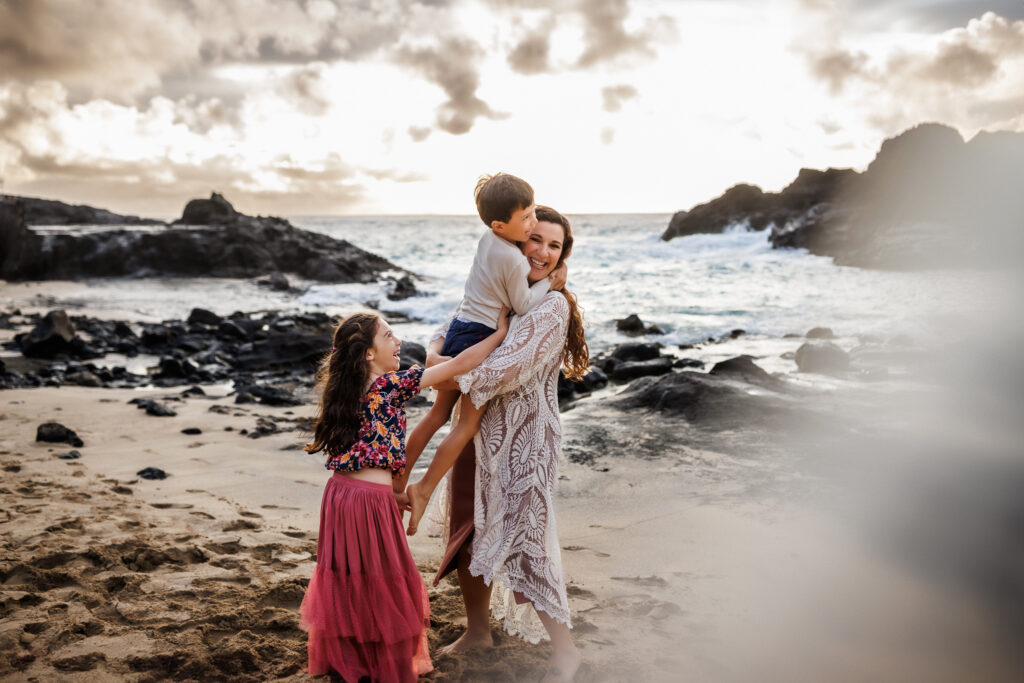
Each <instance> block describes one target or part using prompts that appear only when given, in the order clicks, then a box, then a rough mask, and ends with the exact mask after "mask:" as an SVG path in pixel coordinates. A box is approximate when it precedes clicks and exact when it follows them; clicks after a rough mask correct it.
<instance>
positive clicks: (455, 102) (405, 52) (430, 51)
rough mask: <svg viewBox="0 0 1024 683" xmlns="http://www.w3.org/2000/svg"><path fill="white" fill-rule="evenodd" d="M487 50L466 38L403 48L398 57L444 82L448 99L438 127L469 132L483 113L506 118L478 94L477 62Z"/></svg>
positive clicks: (404, 62) (456, 132) (439, 115)
mask: <svg viewBox="0 0 1024 683" xmlns="http://www.w3.org/2000/svg"><path fill="white" fill-rule="evenodd" d="M482 56H483V50H482V49H481V48H480V46H479V45H477V44H476V43H474V42H472V41H470V40H468V39H465V38H447V39H445V40H443V41H442V42H441V43H440V44H439V45H438V46H437V47H432V48H401V49H400V50H398V52H397V53H396V58H397V60H398V61H399V62H400V63H402V64H404V65H406V66H407V67H409V68H411V69H413V70H414V71H417V72H419V73H420V74H421V75H423V76H424V77H425V78H426V79H427V80H428V81H430V82H432V83H436V84H437V85H439V86H441V89H442V90H444V92H445V94H446V95H447V96H448V100H447V101H446V102H444V103H443V104H442V105H441V106H440V107H439V108H438V112H437V121H436V123H437V127H438V128H440V129H441V130H443V131H446V132H448V133H451V134H452V135H462V134H464V133H468V132H469V131H470V129H471V128H472V127H473V124H474V123H475V122H476V120H477V119H478V118H480V117H485V118H489V119H500V118H504V116H505V115H504V114H502V113H500V112H495V111H494V110H492V109H491V107H490V106H489V105H488V104H487V103H486V102H484V101H483V100H481V99H480V98H479V97H477V95H476V91H477V88H478V87H479V86H480V75H479V73H477V70H476V68H475V66H474V64H475V62H476V61H478V60H479V59H481V58H482Z"/></svg>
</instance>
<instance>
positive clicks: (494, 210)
mask: <svg viewBox="0 0 1024 683" xmlns="http://www.w3.org/2000/svg"><path fill="white" fill-rule="evenodd" d="M473 197H475V198H476V210H477V213H479V214H480V220H482V221H483V222H484V225H486V226H487V227H488V228H490V227H491V223H493V222H494V221H501V222H503V223H507V222H508V221H509V219H511V218H512V214H513V213H515V212H516V211H518V210H519V209H525V208H526V207H528V206H530V205H531V204H533V188H532V187H530V184H529V183H528V182H526V181H525V180H523V179H522V178H517V177H515V176H514V175H509V174H508V173H495V174H494V175H485V176H481V177H480V180H478V181H476V189H475V190H473Z"/></svg>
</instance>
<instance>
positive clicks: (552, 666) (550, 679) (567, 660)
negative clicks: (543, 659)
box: [540, 647, 583, 683]
mask: <svg viewBox="0 0 1024 683" xmlns="http://www.w3.org/2000/svg"><path fill="white" fill-rule="evenodd" d="M582 662H583V656H582V655H580V652H579V650H577V649H576V648H575V647H574V648H572V649H571V650H563V651H561V652H552V653H551V659H549V660H548V669H547V671H546V672H545V673H544V677H543V678H541V679H540V680H541V683H569V681H571V680H572V679H573V677H574V676H575V675H576V671H577V670H578V669H579V668H580V664H581V663H582Z"/></svg>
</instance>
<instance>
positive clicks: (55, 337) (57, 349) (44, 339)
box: [15, 310, 102, 358]
mask: <svg viewBox="0 0 1024 683" xmlns="http://www.w3.org/2000/svg"><path fill="white" fill-rule="evenodd" d="M15 341H17V342H18V345H19V346H20V347H21V352H22V353H23V354H25V355H26V356H28V357H31V358H54V357H55V356H58V355H65V356H69V357H72V358H96V357H98V356H100V355H102V354H99V353H96V352H95V351H94V350H93V349H90V348H89V347H88V346H87V345H86V344H85V342H84V341H83V340H82V339H81V338H79V337H78V336H76V334H75V326H74V325H73V324H72V323H71V319H70V318H69V317H68V314H67V313H65V312H64V311H61V310H56V311H50V312H49V313H47V314H46V315H45V316H44V317H43V319H42V320H40V321H39V324H37V325H36V326H35V327H34V328H33V329H32V331H31V332H28V333H26V334H19V335H16V336H15Z"/></svg>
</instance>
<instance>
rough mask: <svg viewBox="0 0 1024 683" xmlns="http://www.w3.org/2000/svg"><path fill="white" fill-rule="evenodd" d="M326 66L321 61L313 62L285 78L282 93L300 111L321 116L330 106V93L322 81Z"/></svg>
mask: <svg viewBox="0 0 1024 683" xmlns="http://www.w3.org/2000/svg"><path fill="white" fill-rule="evenodd" d="M326 68H327V65H326V64H324V63H323V62H314V63H313V64H307V65H306V66H304V67H302V68H300V69H298V70H296V71H293V72H292V73H291V74H289V75H288V76H287V78H285V82H284V86H283V94H284V95H285V96H286V97H287V98H288V99H289V100H290V101H291V102H292V103H293V104H294V105H295V108H296V109H298V110H299V111H301V112H302V113H304V114H309V115H310V116H322V115H323V114H326V113H327V110H328V109H329V108H330V106H331V100H330V93H329V91H328V89H327V85H326V83H325V82H324V71H325V70H326Z"/></svg>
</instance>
